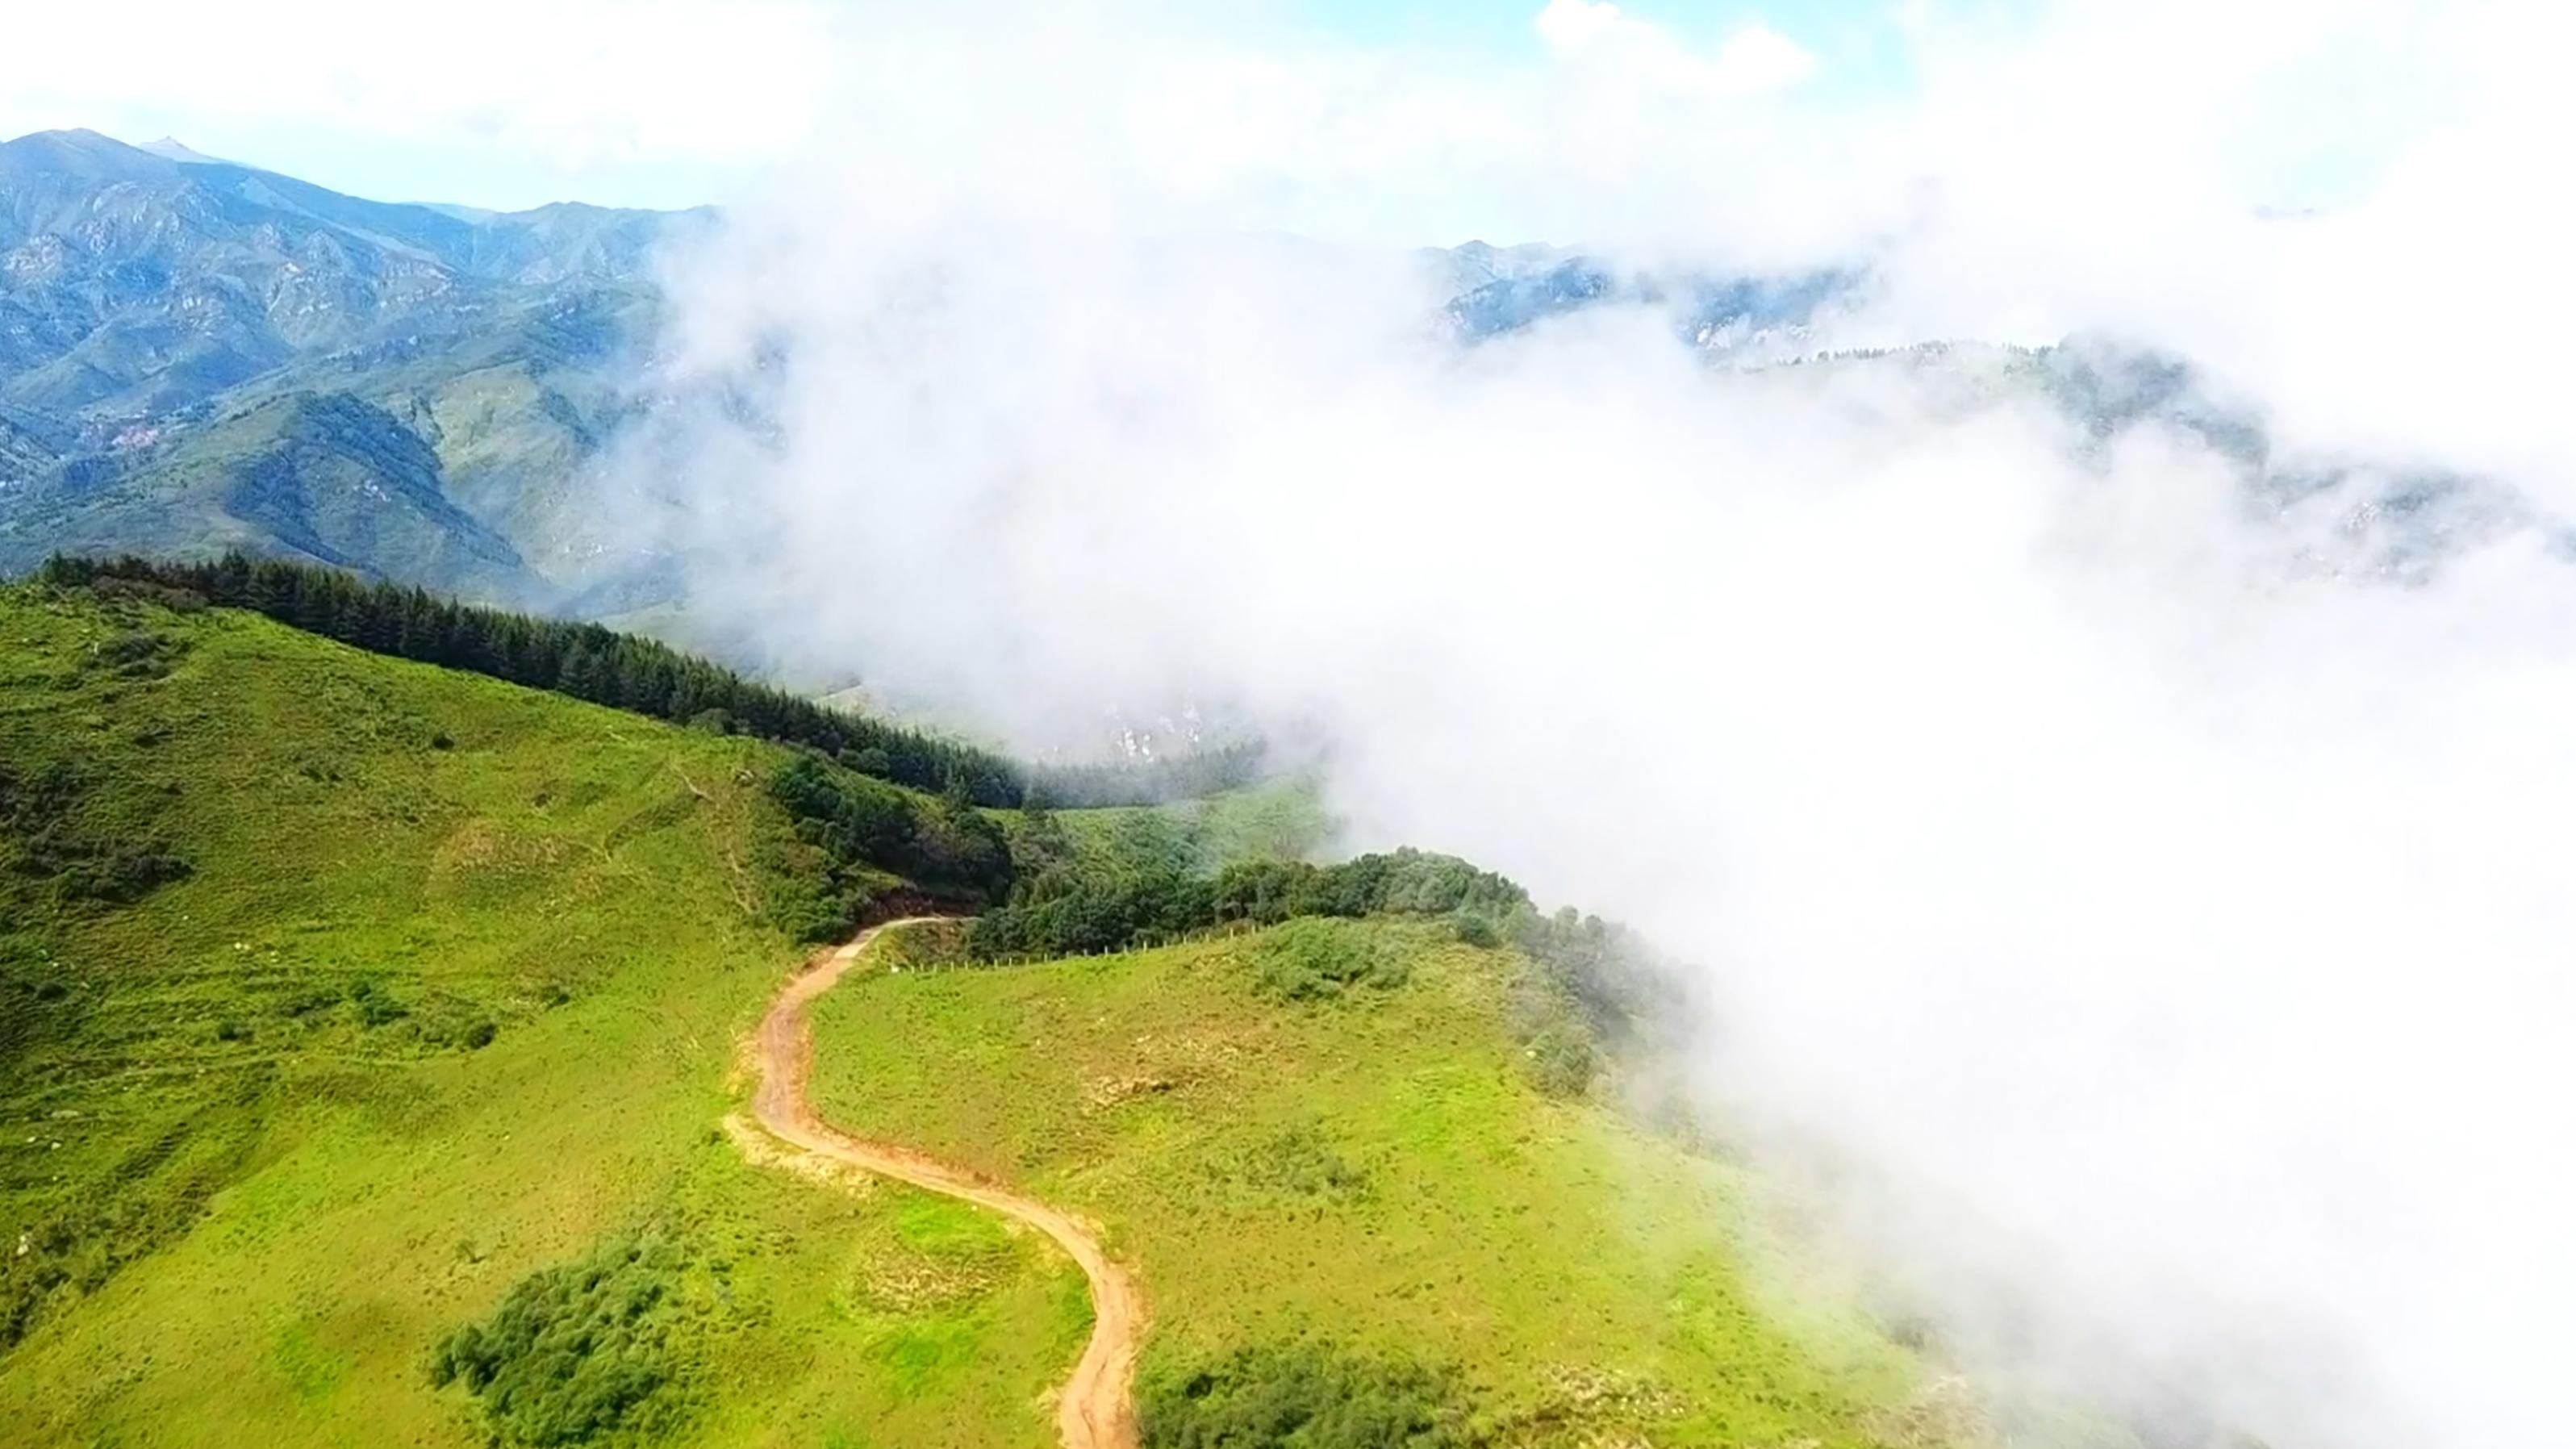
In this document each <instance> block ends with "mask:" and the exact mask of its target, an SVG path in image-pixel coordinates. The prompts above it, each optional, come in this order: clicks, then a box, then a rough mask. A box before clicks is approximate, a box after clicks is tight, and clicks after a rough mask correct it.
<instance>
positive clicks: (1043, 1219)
mask: <svg viewBox="0 0 2576 1449" xmlns="http://www.w3.org/2000/svg"><path fill="white" fill-rule="evenodd" d="M932 919H935V918H934V917H928V916H911V917H906V918H904V919H902V920H897V921H888V922H886V923H885V924H883V925H880V926H871V927H869V928H868V929H867V930H864V931H861V932H860V933H859V934H858V936H857V938H856V939H854V940H852V941H851V942H850V943H849V944H848V945H846V946H843V947H841V948H840V949H838V950H836V951H833V952H832V953H831V954H829V955H827V956H824V957H821V958H820V959H818V960H817V961H815V963H814V964H813V965H812V966H810V967H808V968H807V969H806V970H805V971H804V972H803V973H802V974H800V975H799V976H798V977H797V978H796V979H795V980H794V981H791V982H789V983H788V985H787V989H786V990H785V991H783V992H781V993H779V997H778V1000H777V1002H776V1004H774V1005H772V1006H771V1007H770V1008H769V1015H767V1016H765V1017H763V1018H761V1022H760V1033H759V1035H758V1036H757V1037H756V1038H755V1039H754V1046H755V1048H756V1049H757V1052H758V1057H759V1064H760V1090H759V1091H758V1092H757V1093H756V1094H754V1095H753V1097H752V1104H751V1105H752V1114H753V1115H754V1116H755V1117H757V1118H759V1119H760V1125H761V1126H763V1127H765V1128H767V1129H768V1130H769V1131H770V1133H771V1134H772V1135H774V1136H776V1137H777V1138H778V1139H779V1140H781V1141H783V1142H786V1143H788V1144H790V1145H792V1146H795V1147H799V1148H802V1149H803V1150H805V1151H807V1152H810V1153H813V1154H814V1155H816V1156H818V1157H824V1158H828V1159H830V1160H832V1161H835V1162H843V1163H848V1164H849V1165H851V1166H853V1167H858V1168H862V1169H865V1170H866V1171H869V1172H873V1173H878V1174H881V1175H883V1176H886V1177H891V1178H894V1179H896V1180H898V1181H901V1182H908V1183H910V1184H912V1185H913V1186H914V1187H918V1188H921V1189H923V1190H924V1191H927V1192H935V1193H938V1194H940V1195H941V1196H943V1197H953V1198H956V1199H958V1200H959V1201H961V1202H971V1203H973V1204H975V1205H976V1206H978V1207H983V1208H990V1209H992V1210H993V1211H994V1212H997V1213H1000V1214H1002V1215H1003V1216H1004V1217H1008V1218H1016V1219H1018V1220H1019V1221H1020V1222H1023V1223H1026V1224H1028V1225H1029V1226H1030V1227H1033V1228H1035V1229H1037V1230H1038V1231H1039V1232H1042V1233H1044V1234H1046V1235H1047V1236H1048V1237H1049V1238H1052V1239H1054V1240H1055V1244H1056V1246H1057V1247H1060V1248H1062V1249H1064V1251H1065V1253H1066V1254H1067V1255H1068V1256H1070V1257H1071V1258H1072V1259H1073V1261H1074V1262H1075V1263H1076V1264H1077V1265H1079V1266H1080V1267H1081V1269H1082V1276H1083V1277H1085V1278H1087V1279H1089V1280H1090V1281H1091V1308H1092V1318H1091V1342H1090V1343H1088V1344H1086V1345H1085V1346H1084V1347H1083V1350H1082V1361H1081V1362H1080V1363H1077V1364H1075V1365H1074V1368H1073V1377H1072V1379H1071V1380H1069V1381H1068V1382H1067V1383H1066V1384H1065V1386H1064V1393H1063V1395H1062V1397H1061V1398H1059V1399H1058V1400H1057V1402H1056V1411H1055V1422H1056V1429H1057V1432H1058V1433H1059V1434H1060V1435H1061V1436H1062V1437H1063V1439H1064V1446H1065V1449H1136V1406H1135V1402H1134V1397H1133V1393H1132V1390H1133V1388H1134V1386H1135V1380H1136V1346H1137V1343H1138V1341H1139V1340H1140V1339H1142V1338H1143V1336H1144V1331H1145V1300H1144V1297H1143V1295H1141V1294H1139V1293H1138V1292H1137V1291H1136V1284H1135V1280H1133V1279H1131V1278H1129V1277H1128V1276H1127V1273H1126V1270H1124V1269H1122V1268H1120V1267H1119V1266H1118V1265H1117V1264H1116V1263H1114V1262H1112V1261H1110V1258H1109V1254H1108V1253H1107V1252H1105V1251H1104V1250H1103V1249H1102V1248H1101V1246H1100V1239H1099V1238H1098V1237H1097V1236H1095V1235H1094V1234H1093V1232H1092V1230H1091V1229H1090V1228H1088V1227H1086V1226H1084V1225H1083V1224H1082V1223H1080V1222H1077V1221H1076V1220H1074V1219H1073V1218H1071V1217H1069V1216H1067V1215H1065V1214H1064V1213H1061V1212H1059V1211H1057V1210H1056V1209H1054V1208H1051V1207H1048V1206H1047V1205H1046V1204H1045V1203H1042V1202H1039V1201H1037V1200H1036V1199H1035V1198H1026V1197H1022V1196H1020V1195H1019V1194H1017V1193H1014V1192H1010V1191H1008V1190H1006V1189H1003V1188H1000V1187H997V1186H995V1185H993V1184H992V1183H990V1182H987V1181H985V1180H984V1179H983V1178H981V1177H979V1176H977V1175H976V1174H974V1173H971V1172H968V1171H966V1170H964V1169H962V1168H957V1167H951V1166H950V1165H948V1164H947V1163H944V1162H941V1161H939V1160H938V1159H937V1158H934V1157H930V1156H927V1155H925V1154H922V1153H919V1152H915V1151H913V1150H912V1149H910V1148H907V1147H897V1146H893V1145H891V1144H887V1143H881V1142H867V1141H862V1140H861V1139H859V1138H856V1137H852V1136H850V1135H849V1134H848V1133H846V1132H843V1131H841V1130H840V1129H838V1128H836V1127H834V1126H832V1125H831V1124H830V1123H828V1122H825V1121H824V1120H823V1119H822V1117H821V1116H820V1115H818V1114H817V1113H816V1112H815V1110H814V1102H813V1098H812V1096H811V1095H810V1094H809V1092H808V1091H807V1087H808V1085H809V1083H810V1081H811V1079H812V1076H813V1067H814V1033H813V1031H812V1029H811V1027H810V1026H809V1025H808V1023H807V1021H806V1019H805V1008H806V1006H807V1005H808V1004H809V1003H811V1002H812V1001H813V1000H814V998H815V997H817V996H820V995H822V994H823V993H824V992H826V991H829V990H831V989H832V983H834V982H836V981H838V980H840V979H841V977H842V975H843V973H845V972H847V971H848V970H849V969H850V967H851V966H852V965H854V964H855V963H856V962H857V961H858V959H859V956H860V955H861V954H862V953H863V952H865V951H866V950H867V948H868V943H870V942H871V941H874V940H875V939H876V938H877V936H878V935H879V934H880V933H882V932H885V931H890V930H894V929H896V928H897V927H901V926H910V925H917V924H920V923H921V922H923V921H927V920H932Z"/></svg>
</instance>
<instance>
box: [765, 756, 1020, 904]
mask: <svg viewBox="0 0 2576 1449" xmlns="http://www.w3.org/2000/svg"><path fill="white" fill-rule="evenodd" d="M769 792H770V795H771V796H772V798H774V799H776V800H777V801H778V803H779V804H780V805H781V806H782V807H784V808H785V809H786V811H787V813H788V815H789V816H790V817H791V818H792V819H793V820H794V821H795V822H796V830H797V834H798V836H799V837H800V838H801V839H802V840H803V841H804V842H805V843H806V844H807V845H808V846H811V847H813V849H814V851H815V852H816V854H817V855H818V857H819V863H820V875H821V879H820V880H819V882H817V883H816V890H815V892H814V895H815V896H816V899H815V900H814V901H812V902H809V903H807V905H806V907H805V909H804V911H803V914H802V918H801V919H797V920H793V921H786V922H782V924H784V925H786V926H787V927H788V928H789V929H790V930H792V931H793V932H795V933H796V934H798V935H801V936H804V937H805V938H807V939H809V940H823V939H828V938H831V937H835V936H840V935H845V934H847V933H848V932H849V931H850V930H851V929H852V928H853V927H855V926H856V925H858V924H859V922H860V920H861V919H862V918H863V917H865V916H866V915H867V914H868V912H869V909H870V907H871V906H872V905H873V904H874V903H875V901H876V899H877V897H878V895H879V893H880V888H881V886H883V885H884V884H885V878H886V877H888V876H893V877H900V878H901V879H902V880H904V881H908V882H910V883H912V884H914V885H916V886H919V887H921V888H923V889H925V890H928V891H931V892H933V893H936V894H939V895H942V896H945V897H949V898H952V899H955V900H958V901H961V902H964V903H968V904H981V903H983V902H986V901H991V900H998V899H1000V898H1001V896H1002V895H1003V893H1004V892H1005V891H1007V890H1009V888H1010V884H1011V879H1012V866H1011V852H1010V847H1009V845H1008V843H1007V842H1006V841H1005V840H1004V839H1003V836H1002V828H1001V827H1000V826H999V825H996V824H994V823H993V821H992V820H991V819H990V818H989V817H987V816H986V815H985V814H984V813H983V812H981V811H979V810H977V809H976V808H975V807H974V805H973V804H972V802H970V801H969V800H968V799H967V797H966V795H965V793H964V791H963V790H957V789H952V790H950V791H949V792H948V793H946V794H945V795H941V796H938V797H936V798H929V797H924V796H921V795H917V794H912V793H908V792H906V791H903V790H898V789H896V788H894V787H893V786H891V785H888V784H885V783H884V782H883V781H880V780H874V779H870V778H869V777H867V776H865V775H862V774H859V773H857V772H855V771H852V770H848V769H844V768H842V767H841V766H839V765H836V764H832V763H829V762H827V761H825V760H823V759H822V758H821V757H819V756H816V755H812V754H803V755H799V756H797V757H796V758H795V759H793V760H790V761H788V762H787V763H786V764H785V765H782V766H780V767H779V768H778V770H777V771H776V772H775V773H773V774H772V775H771V776H770V779H769Z"/></svg>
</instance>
